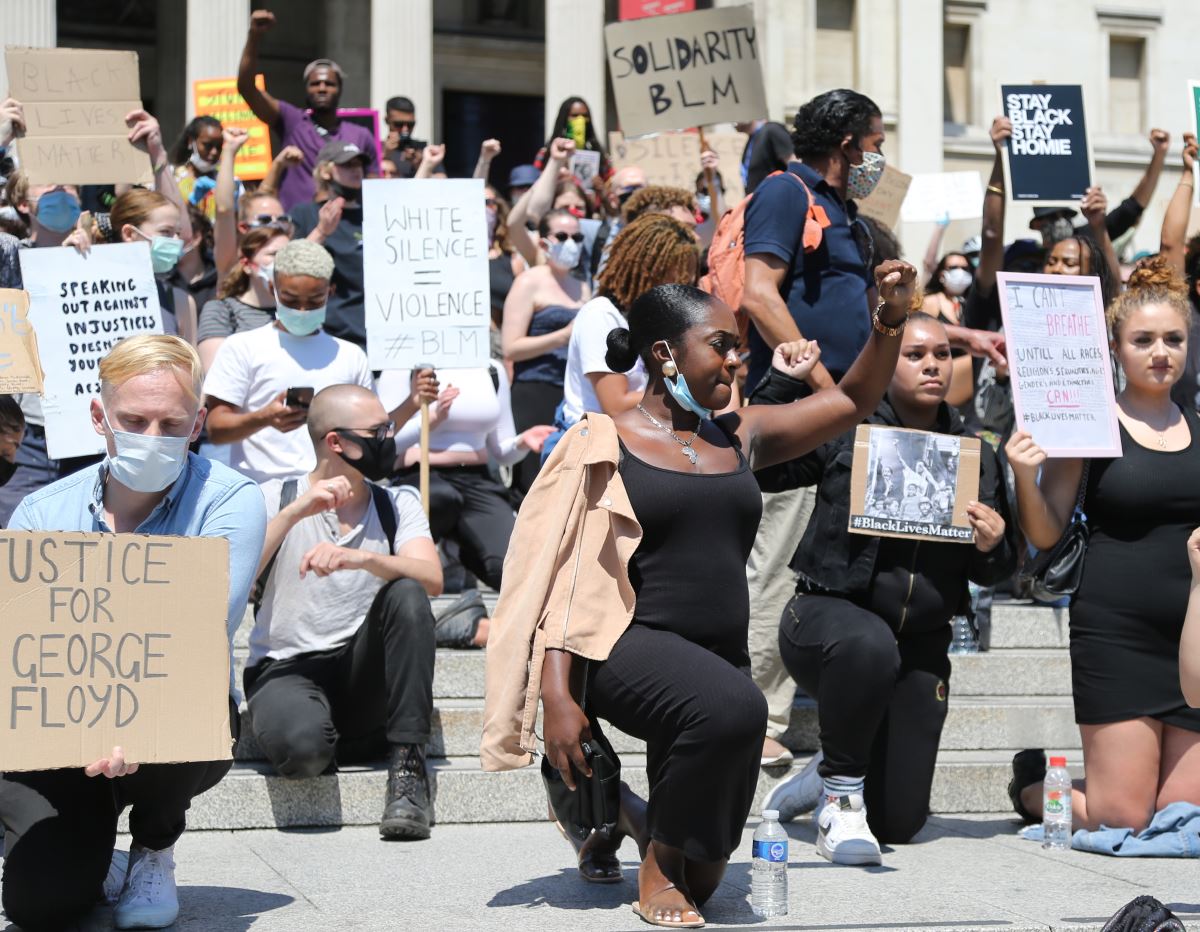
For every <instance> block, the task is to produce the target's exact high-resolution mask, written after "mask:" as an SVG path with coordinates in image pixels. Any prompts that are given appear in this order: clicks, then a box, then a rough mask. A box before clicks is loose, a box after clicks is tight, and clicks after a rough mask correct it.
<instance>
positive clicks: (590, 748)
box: [542, 671, 621, 844]
mask: <svg viewBox="0 0 1200 932" xmlns="http://www.w3.org/2000/svg"><path fill="white" fill-rule="evenodd" d="M587 679H588V678H587V672H586V671H585V673H584V678H583V695H582V697H581V701H580V703H579V705H580V708H582V709H583V710H584V712H585V713H586V712H587V705H586V702H587ZM588 722H589V725H590V730H591V733H592V737H591V740H590V741H584V742H583V755H584V757H586V758H587V760H588V763H589V764H591V767H592V775H591V776H590V777H585V776H584V775H583V774H581V773H579V772H578V771H576V772H575V789H574V791H572V790H570V789H568V788H567V785H566V784H565V783H564V782H563V778H562V774H560V773H559V772H558V770H556V769H555V768H554V767H553V766H551V764H550V760H549V758H547V757H544V756H543V757H542V780H543V782H544V783H545V784H546V796H547V797H548V798H549V800H550V808H551V809H552V810H553V812H554V817H555V818H556V819H557V820H558V824H559V825H561V826H562V828H563V831H564V832H566V833H567V834H568V835H569V836H570V837H571V838H573V839H574V840H575V841H576V842H577V843H578V844H582V843H583V842H585V841H586V840H587V838H588V836H589V835H591V834H592V832H593V831H595V832H599V833H601V834H602V835H604V836H605V837H606V838H611V837H612V836H613V834H614V833H615V832H616V830H617V817H618V816H619V814H620V811H621V759H620V758H619V757H617V754H616V752H615V751H614V750H613V747H612V745H611V744H609V742H608V738H606V737H605V736H604V732H603V731H601V730H600V723H599V722H597V721H596V720H595V719H594V718H592V717H591V715H588Z"/></svg>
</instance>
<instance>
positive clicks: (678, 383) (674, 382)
mask: <svg viewBox="0 0 1200 932" xmlns="http://www.w3.org/2000/svg"><path fill="white" fill-rule="evenodd" d="M667 355H668V356H670V357H671V362H672V363H673V364H674V363H675V355H674V354H673V353H672V352H671V347H669V346H668V347H667ZM663 384H665V385H666V386H667V391H668V392H670V393H671V397H672V398H674V399H675V401H676V402H677V403H678V404H679V406H680V407H681V408H684V409H686V410H688V411H691V412H692V414H694V415H696V416H697V417H698V418H700V420H702V421H709V420H712V415H713V413H712V409H711V408H706V407H704V406H703V405H701V404H700V402H698V401H697V400H696V399H695V398H694V397H692V390H691V389H690V388H688V383H687V379H685V378H684V377H683V373H682V372H681V371H680V369H679V366H678V365H677V364H676V365H675V378H674V379H669V378H667V377H666V376H663Z"/></svg>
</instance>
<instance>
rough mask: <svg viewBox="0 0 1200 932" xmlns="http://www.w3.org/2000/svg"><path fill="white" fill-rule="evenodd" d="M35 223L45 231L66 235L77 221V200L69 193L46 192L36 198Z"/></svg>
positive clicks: (59, 191)
mask: <svg viewBox="0 0 1200 932" xmlns="http://www.w3.org/2000/svg"><path fill="white" fill-rule="evenodd" d="M34 212H35V213H36V214H37V221H38V223H40V224H41V225H42V226H44V227H45V228H46V229H47V230H53V231H54V232H55V233H67V232H69V231H70V230H71V229H73V228H74V226H75V224H76V222H78V220H79V214H80V207H79V198H77V197H76V196H75V195H74V194H72V193H70V192H69V191H63V190H62V189H59V190H57V191H47V192H46V193H45V194H43V195H42V196H41V197H39V198H38V201H37V207H36V208H35V211H34Z"/></svg>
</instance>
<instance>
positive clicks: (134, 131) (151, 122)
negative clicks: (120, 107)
mask: <svg viewBox="0 0 1200 932" xmlns="http://www.w3.org/2000/svg"><path fill="white" fill-rule="evenodd" d="M125 125H126V126H128V127H129V141H130V142H131V143H132V144H133V145H134V146H135V147H136V148H138V149H141V150H142V151H143V152H145V153H146V154H147V155H148V156H150V164H151V166H152V167H153V168H154V190H155V191H157V192H158V193H159V194H161V195H162V196H163V197H165V198H166V199H167V200H168V201H170V202H171V203H172V204H174V205H175V206H176V207H178V208H179V235H180V236H181V237H183V241H184V242H185V243H187V242H190V241H191V239H192V221H191V218H190V217H189V216H188V209H187V203H186V202H185V201H184V199H183V195H182V194H180V193H179V182H177V181H176V180H175V171H174V169H173V168H172V167H171V162H170V160H169V159H168V158H167V147H166V146H164V145H163V138H162V128H161V127H160V126H159V125H158V120H157V119H155V118H154V117H152V116H151V115H150V114H149V113H147V112H146V111H145V110H131V111H130V112H129V113H127V114H125Z"/></svg>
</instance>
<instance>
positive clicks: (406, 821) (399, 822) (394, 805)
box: [379, 744, 433, 841]
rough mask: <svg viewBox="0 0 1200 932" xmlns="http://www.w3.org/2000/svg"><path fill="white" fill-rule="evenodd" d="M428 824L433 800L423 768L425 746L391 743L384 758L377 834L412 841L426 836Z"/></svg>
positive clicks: (427, 834) (429, 826) (431, 819)
mask: <svg viewBox="0 0 1200 932" xmlns="http://www.w3.org/2000/svg"><path fill="white" fill-rule="evenodd" d="M432 826H433V800H432V798H431V794H430V791H429V774H428V773H427V772H426V770H425V749H424V748H423V747H421V746H420V745H417V744H400V745H395V746H394V747H393V748H392V754H391V757H390V759H389V760H388V784H387V796H386V797H385V798H384V804H383V818H382V819H380V821H379V834H380V836H381V837H383V838H388V839H407V840H410V841H416V840H419V839H422V838H428V837H429V829H430V828H431V827H432Z"/></svg>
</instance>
